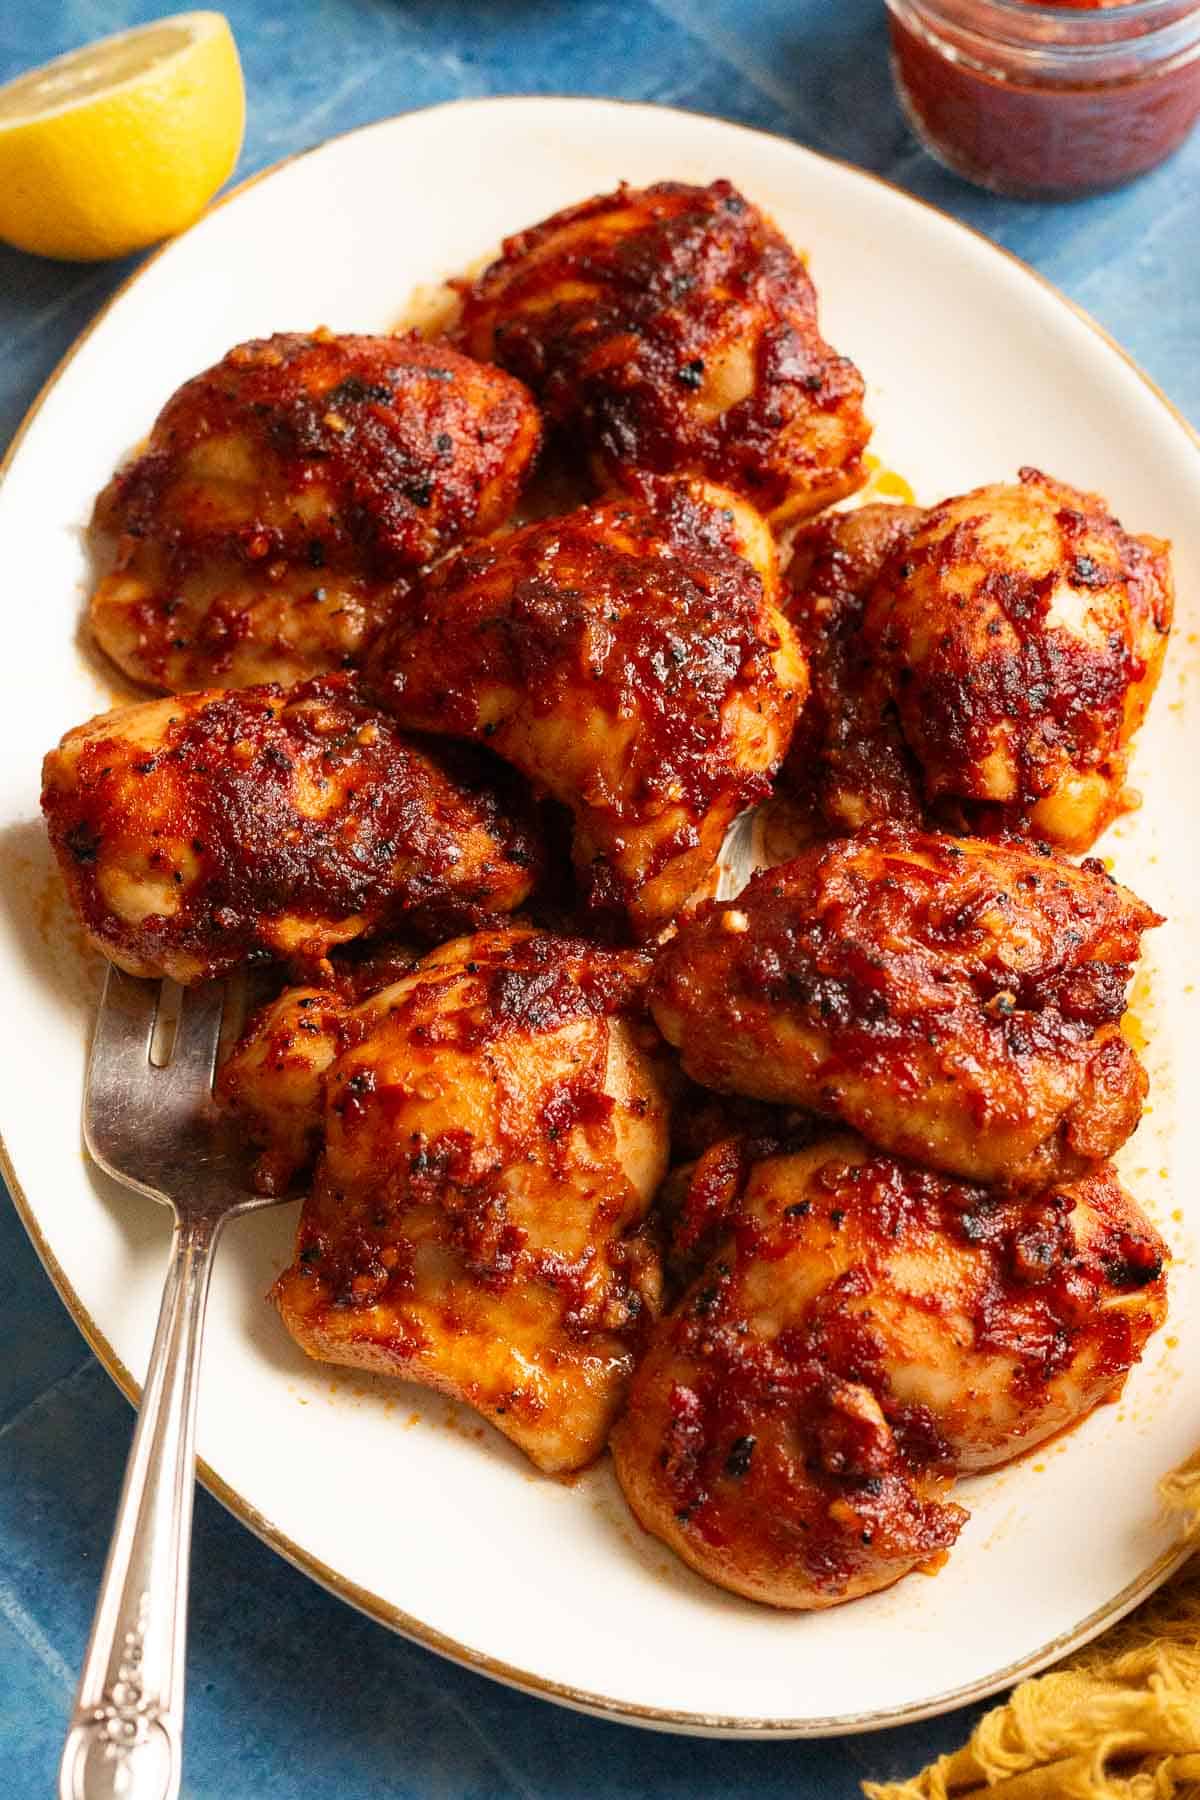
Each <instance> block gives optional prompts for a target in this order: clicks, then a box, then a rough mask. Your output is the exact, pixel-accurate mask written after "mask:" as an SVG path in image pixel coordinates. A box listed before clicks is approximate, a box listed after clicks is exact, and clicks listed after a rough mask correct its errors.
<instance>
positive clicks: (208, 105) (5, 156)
mask: <svg viewBox="0 0 1200 1800" xmlns="http://www.w3.org/2000/svg"><path fill="white" fill-rule="evenodd" d="M245 117H246V95H245V90H244V88H243V86H242V69H241V64H240V63H239V61H238V53H237V46H236V45H235V44H234V41H233V33H232V32H231V31H230V29H229V21H228V20H227V19H226V18H225V17H224V15H223V14H221V13H215V12H193V13H178V14H176V16H175V17H174V18H169V19H158V20H156V21H155V22H154V23H153V24H151V25H141V26H138V27H137V28H136V29H135V30H133V31H123V32H120V33H119V34H118V35H117V36H116V37H108V38H102V39H101V40H100V42H99V43H96V44H89V45H88V46H87V47H86V48H84V49H82V50H72V51H71V52H70V53H69V54H68V55H66V56H60V57H58V58H56V60H55V61H54V62H51V63H47V64H46V65H45V67H44V68H41V69H32V70H30V72H29V73H28V74H27V75H21V76H18V78H17V80H16V81H13V82H10V83H9V84H8V86H7V87H3V88H0V238H3V239H4V241H5V242H6V243H9V244H15V245H16V246H17V248H18V249H21V250H33V251H35V252H36V253H37V254H38V255H40V256H57V257H63V258H65V259H67V260H68V261H72V262H97V261H100V260H101V259H103V258H104V257H109V256H123V255H124V254H125V253H126V252H127V251H129V250H140V249H142V248H143V247H144V246H145V245H146V244H153V243H155V242H157V240H158V239H159V238H163V237H168V236H170V235H171V234H172V233H173V232H176V231H182V230H183V229H184V227H185V226H186V225H190V224H192V222H193V221H194V220H195V219H198V218H199V216H200V214H201V213H202V212H203V211H204V208H205V207H206V206H207V204H208V202H209V201H210V200H211V199H212V197H213V195H214V194H215V193H216V191H217V189H218V188H219V187H220V185H221V183H222V182H223V181H224V180H226V178H227V177H228V176H229V175H230V174H231V173H232V170H233V166H234V164H235V163H236V162H237V158H238V151H239V150H240V149H241V144H242V128H243V125H244V124H245Z"/></svg>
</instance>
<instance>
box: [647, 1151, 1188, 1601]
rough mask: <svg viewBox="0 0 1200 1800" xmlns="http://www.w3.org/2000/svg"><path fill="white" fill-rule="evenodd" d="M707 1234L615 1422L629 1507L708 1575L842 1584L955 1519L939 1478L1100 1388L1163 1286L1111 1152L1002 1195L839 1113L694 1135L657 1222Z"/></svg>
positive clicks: (819, 1594) (1114, 1385) (1061, 1414)
mask: <svg viewBox="0 0 1200 1800" xmlns="http://www.w3.org/2000/svg"><path fill="white" fill-rule="evenodd" d="M697 1234H700V1235H702V1236H704V1237H706V1238H708V1239H709V1240H710V1242H711V1243H712V1245H713V1248H712V1249H711V1252H710V1258H709V1261H708V1264H707V1266H706V1267H705V1268H704V1269H703V1271H702V1272H701V1274H700V1275H699V1276H698V1277H697V1278H696V1279H695V1281H694V1282H693V1283H692V1284H691V1286H690V1287H689V1288H688V1290H687V1291H686V1293H685V1294H684V1296H683V1298H682V1299H681V1301H680V1302H679V1304H678V1306H677V1307H676V1308H675V1309H674V1311H673V1312H671V1313H670V1314H669V1315H668V1316H667V1317H665V1318H664V1319H662V1320H661V1321H660V1322H659V1324H658V1325H657V1326H656V1327H655V1329H654V1331H653V1334H652V1336H651V1341H650V1345H649V1348H648V1350H647V1353H646V1356H645V1357H644V1359H643V1361H642V1363H641V1365H640V1367H639V1369H638V1372H637V1375H636V1376H635V1378H634V1382H633V1386H632V1388H631V1391H630V1396H629V1402H628V1406H627V1409H626V1412H625V1414H624V1417H623V1418H622V1419H621V1421H620V1422H619V1424H618V1426H617V1428H616V1430H615V1432H614V1435H613V1453H614V1457H615V1460H616V1467H617V1474H618V1477H619V1479H620V1481H621V1485H622V1488H623V1489H624V1492H625V1494H626V1497H627V1499H628V1500H629V1503H630V1505H631V1506H632V1508H633V1510H634V1512H635V1514H636V1515H637V1517H638V1518H639V1520H640V1521H641V1523H642V1524H643V1525H644V1526H645V1527H646V1528H647V1530H649V1531H652V1532H653V1533H654V1534H655V1535H656V1536H658V1537H660V1538H661V1539H663V1541H664V1542H665V1543H667V1544H669V1545H670V1547H671V1548H672V1549H673V1550H675V1551H676V1552H677V1553H678V1554H679V1555H680V1556H681V1557H682V1558H683V1559H684V1561H685V1562H687V1563H689V1564H690V1565H691V1566H692V1567H693V1568H695V1569H697V1570H698V1571H699V1572H700V1573H701V1574H702V1575H705V1576H707V1577H708V1579H709V1580H711V1581H715V1582H717V1583H719V1584H720V1585H721V1586H723V1587H728V1588H731V1589H733V1591H734V1592H736V1593H740V1594H746V1595H748V1596H750V1597H751V1598H752V1599H756V1600H762V1601H766V1602H767V1603H768V1604H770V1605H774V1606H783V1607H795V1608H805V1609H808V1608H816V1607H825V1606H832V1605H836V1604H838V1603H839V1602H841V1601H844V1600H850V1599H853V1598H855V1597H856V1596H858V1595H860V1594H865V1593H870V1592H873V1591H874V1590H876V1589H878V1588H881V1587H886V1586H888V1585H889V1584H890V1583H891V1582H893V1581H895V1580H897V1579H898V1578H899V1577H900V1576H902V1575H904V1574H906V1573H908V1571H909V1570H911V1569H914V1568H917V1567H920V1566H921V1565H928V1564H929V1563H930V1561H931V1560H932V1559H936V1558H937V1557H938V1556H939V1554H940V1553H942V1552H944V1551H945V1550H947V1549H948V1548H949V1546H950V1545H951V1544H953V1542H954V1540H955V1538H956V1537H957V1535H958V1532H959V1530H960V1528H961V1525H962V1523H963V1521H964V1519H965V1517H966V1515H965V1513H964V1512H963V1510H962V1509H961V1507H959V1506H957V1505H956V1504H954V1503H953V1501H952V1500H950V1499H948V1497H947V1493H948V1488H949V1480H950V1477H951V1476H952V1475H954V1474H956V1473H957V1474H965V1473H969V1472H971V1471H973V1470H978V1469H984V1468H990V1467H993V1466H995V1465H996V1464H997V1463H1000V1462H1004V1461H1006V1460H1008V1459H1009V1458H1011V1457H1013V1456H1016V1455H1019V1454H1020V1453H1022V1452H1023V1451H1025V1450H1028V1449H1030V1448H1031V1447H1032V1446H1033V1445H1035V1444H1037V1443H1040V1442H1041V1441H1043V1440H1044V1439H1045V1438H1046V1437H1048V1436H1049V1435H1051V1434H1052V1433H1053V1432H1056V1431H1058V1430H1061V1429H1062V1428H1063V1427H1064V1426H1066V1425H1069V1424H1072V1423H1074V1422H1075V1421H1076V1420H1078V1419H1080V1418H1082V1417H1083V1416H1084V1415H1085V1414H1086V1413H1087V1412H1089V1411H1090V1410H1091V1409H1092V1408H1093V1407H1094V1406H1096V1405H1097V1404H1098V1403H1099V1402H1100V1401H1101V1400H1103V1399H1106V1398H1110V1397H1112V1396H1113V1395H1114V1394H1115V1393H1116V1392H1117V1391H1119V1388H1120V1386H1121V1384H1122V1382H1123V1381H1124V1378H1125V1375H1126V1374H1127V1372H1128V1370H1129V1368H1130V1367H1131V1365H1132V1364H1133V1363H1134V1362H1136V1361H1137V1359H1138V1358H1139V1356H1140V1355H1141V1353H1142V1349H1143V1347H1144V1345H1145V1343H1146V1340H1147V1339H1148V1337H1149V1336H1150V1334H1151V1332H1153V1331H1154V1330H1155V1329H1156V1328H1157V1327H1158V1325H1160V1324H1161V1322H1162V1320H1163V1318H1164V1316H1165V1310H1166V1298H1165V1277H1164V1274H1163V1267H1164V1260H1165V1249H1164V1246H1163V1244H1162V1243H1161V1241H1160V1239H1159V1238H1158V1236H1157V1234H1156V1233H1155V1231H1154V1230H1153V1228H1152V1227H1151V1226H1150V1225H1149V1223H1148V1222H1147V1221H1146V1220H1145V1219H1144V1218H1143V1217H1142V1215H1141V1213H1140V1212H1139V1211H1138V1209H1137V1207H1136V1206H1135V1205H1134V1203H1133V1202H1132V1201H1131V1200H1130V1199H1129V1197H1128V1196H1127V1195H1126V1194H1125V1193H1124V1192H1123V1191H1122V1189H1121V1187H1120V1185H1119V1183H1118V1182H1117V1180H1116V1177H1115V1176H1114V1174H1113V1172H1112V1171H1111V1169H1109V1168H1101V1169H1098V1170H1096V1171H1094V1172H1092V1173H1091V1174H1089V1175H1087V1176H1084V1177H1083V1178H1082V1179H1081V1180H1080V1181H1078V1182H1075V1183H1073V1184H1072V1185H1070V1186H1068V1187H1064V1188H1061V1189H1058V1188H1051V1189H1048V1190H1046V1191H1045V1192H1044V1193H1042V1194H1039V1195H1037V1196H1035V1197H1032V1198H1011V1197H1010V1198H1004V1197H1000V1196H997V1195H996V1194H995V1193H994V1192H991V1191H989V1190H987V1189H984V1188H979V1187H973V1186H966V1185H964V1184H962V1183H959V1182H955V1181H952V1180H949V1179H947V1178H946V1177H944V1176H940V1175H934V1174H931V1173H928V1172H927V1171H925V1170H922V1169H918V1168H916V1167H914V1166H913V1165H912V1164H909V1163H904V1162H898V1161H896V1160H895V1159H894V1158H892V1157H890V1156H885V1155H880V1154H878V1153H877V1152H873V1151H872V1150H871V1149H870V1148H869V1146H867V1145H866V1144H864V1143H863V1142H862V1141H861V1140H859V1139H856V1138H852V1137H847V1138H838V1139H834V1140H831V1141H826V1142H824V1143H819V1144H817V1145H815V1146H813V1147H812V1148H810V1149H807V1150H804V1151H801V1152H799V1153H796V1154H790V1155H786V1154H785V1155H772V1156H768V1157H766V1158H765V1159H764V1160H757V1161H756V1160H754V1159H753V1156H752V1154H751V1147H750V1146H748V1145H747V1144H746V1143H745V1142H744V1141H738V1140H730V1141H727V1142H726V1143H723V1144H719V1145H716V1146H714V1147H713V1149H711V1150H710V1151H709V1152H708V1153H707V1154H706V1156H705V1157H704V1158H702V1159H701V1161H700V1163H699V1164H698V1165H697V1166H696V1169H695V1170H694V1172H693V1175H692V1179H691V1184H690V1188H689V1191H688V1195H687V1199H686V1201H685V1204H684V1207H683V1210H682V1213H681V1215H680V1219H679V1221H678V1224H677V1227H676V1235H677V1239H680V1240H682V1245H683V1248H684V1249H685V1251H686V1249H687V1247H688V1240H689V1238H694V1237H695V1236H696V1235H697Z"/></svg>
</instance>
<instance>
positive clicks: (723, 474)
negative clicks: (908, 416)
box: [458, 181, 870, 523]
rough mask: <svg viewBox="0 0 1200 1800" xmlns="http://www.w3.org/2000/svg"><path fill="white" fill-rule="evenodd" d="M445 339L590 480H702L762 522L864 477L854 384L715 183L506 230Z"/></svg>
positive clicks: (722, 185)
mask: <svg viewBox="0 0 1200 1800" xmlns="http://www.w3.org/2000/svg"><path fill="white" fill-rule="evenodd" d="M458 341H459V342H460V343H461V344H462V345H463V346H464V348H465V349H467V350H469V351H470V353H471V354H472V355H473V356H477V357H479V358H481V359H482V360H485V361H495V362H498V363H501V364H502V365H503V366H504V367H505V368H506V369H511V370H512V372H513V374H514V375H518V376H520V377H521V379H522V380H523V381H525V382H527V383H528V384H529V386H530V387H531V388H532V389H533V391H534V392H535V393H536V394H537V396H538V398H539V400H540V401H541V404H542V406H543V408H544V409H545V412H546V417H547V420H548V421H549V422H550V423H551V424H552V425H554V426H557V427H558V428H559V429H560V430H561V432H562V433H563V435H564V437H565V438H569V439H570V440H571V441H572V442H574V441H576V440H577V439H578V440H579V441H580V442H581V444H582V447H583V448H584V449H585V450H586V452H587V454H588V455H589V456H590V458H591V460H592V462H593V464H594V466H595V468H596V471H597V473H598V475H599V476H600V478H601V480H602V481H604V480H613V479H615V480H616V481H617V482H619V483H620V482H623V481H624V478H625V476H626V475H627V473H628V471H629V470H631V469H650V470H655V471H657V472H659V473H660V474H684V475H702V476H705V477H707V478H708V479H709V480H711V481H716V482H720V483H722V484H723V485H724V486H726V487H729V488H732V489H733V490H734V491H735V492H737V493H739V494H741V495H743V496H744V497H745V498H746V499H748V500H751V501H753V503H754V504H755V506H757V507H758V508H759V509H760V510H761V511H763V512H766V513H769V514H770V515H771V517H772V521H773V522H774V523H779V522H781V521H782V520H784V519H785V518H787V517H790V516H795V515H800V514H806V513H812V512H816V511H818V510H819V509H820V508H821V507H822V506H827V505H828V504H829V503H830V502H831V501H832V500H836V499H838V498H839V496H841V495H843V494H847V493H850V492H852V491H853V490H854V489H855V488H856V487H858V486H860V485H861V483H862V481H863V479H864V475H863V467H862V452H863V449H864V447H865V445H866V442H867V439H868V437H869V436H870V427H869V426H868V424H867V423H866V420H865V419H864V417H863V411H862V396H863V384H862V379H861V377H860V376H859V373H858V370H857V369H856V368H855V367H854V365H853V363H851V362H850V361H849V360H848V359H847V358H846V357H843V356H838V355H837V354H836V353H835V352H834V351H833V350H831V349H830V347H829V345H828V344H826V343H825V341H824V339H823V338H822V337H821V334H820V331H819V330H818V327H817V296H816V290H815V289H814V287H813V284H812V282H811V280H810V279H809V276H808V273H807V271H806V270H805V267H804V264H803V263H802V262H801V260H800V258H799V257H798V256H797V255H796V253H795V251H794V250H793V249H792V248H791V246H790V245H789V244H788V243H787V242H786V240H785V239H784V238H783V237H782V236H781V235H780V233H779V232H778V231H777V230H776V229H775V227H774V225H773V224H772V223H771V222H770V220H769V219H767V218H766V217H765V216H764V215H763V214H762V213H761V212H759V210H758V208H757V207H754V206H751V205H750V203H749V202H748V201H747V200H745V199H744V198H743V197H742V195H741V194H739V193H738V192H737V190H736V188H734V187H732V186H731V185H730V184H729V182H727V181H714V182H713V183H712V184H711V186H709V187H690V186H688V185H687V184H686V183H684V182H678V181H662V182H658V183H656V184H655V185H654V186H653V187H648V188H629V187H622V188H620V189H618V191H617V192H616V193H614V194H603V195H599V196H597V197H596V198H595V199H592V200H587V201H584V203H583V204H582V205H580V206H573V207H569V208H568V209H567V210H566V211H565V212H561V213H558V214H556V215H555V217H553V218H550V219H546V220H545V221H543V223H542V224H540V225H535V226H533V227H531V228H530V229H529V230H527V231H522V232H519V233H518V234H517V235H516V236H515V237H512V238H509V239H508V240H507V242H506V243H505V245H504V252H503V255H502V256H501V257H500V259H499V261H497V262H495V263H493V264H492V265H491V267H490V268H489V269H487V270H486V271H485V272H484V273H483V274H482V275H481V276H480V277H479V279H478V280H477V281H476V282H475V283H474V284H473V285H471V286H469V287H468V288H467V289H466V293H465V300H464V308H463V315H462V321H461V324H460V326H459V328H458Z"/></svg>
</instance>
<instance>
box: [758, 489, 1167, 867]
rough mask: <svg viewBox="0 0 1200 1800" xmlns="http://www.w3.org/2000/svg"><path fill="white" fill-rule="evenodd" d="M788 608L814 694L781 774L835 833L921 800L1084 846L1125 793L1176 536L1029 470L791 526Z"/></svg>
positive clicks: (1000, 827)
mask: <svg viewBox="0 0 1200 1800" xmlns="http://www.w3.org/2000/svg"><path fill="white" fill-rule="evenodd" d="M788 581H789V587H790V590H791V597H790V600H789V602H788V612H789V616H790V617H791V619H792V622H793V624H794V625H795V628H796V632H797V635H798V637H799V638H800V642H801V644H802V645H803V646H804V648H805V650H806V652H807V653H808V655H809V657H810V660H811V662H812V667H813V694H814V701H815V705H814V707H813V708H812V709H811V711H810V713H809V715H808V717H807V719H806V721H805V731H804V733H803V734H802V735H801V737H800V738H799V739H798V741H797V744H796V746H795V748H794V750H793V753H792V756H791V758H790V760H789V764H788V769H787V774H786V781H787V784H788V785H789V786H790V787H791V788H792V789H793V790H794V791H795V790H798V791H799V792H800V793H801V794H807V795H811V796H812V797H813V798H814V799H815V802H816V808H817V810H818V812H819V813H821V814H823V816H824V819H825V821H826V823H827V824H828V825H829V826H830V827H832V828H833V829H834V830H847V829H850V830H853V829H855V828H856V827H858V826H860V825H863V824H867V823H872V822H879V821H883V820H890V821H892V822H897V823H912V822H915V821H916V820H917V819H918V818H919V817H920V815H921V814H922V812H924V813H925V814H926V815H927V816H928V817H929V818H930V819H931V820H934V821H936V822H939V823H941V824H943V825H946V826H948V827H949V828H950V829H952V830H966V831H978V832H985V833H991V832H1001V833H1002V832H1008V831H1018V832H1021V833H1023V834H1026V833H1027V834H1028V835H1029V836H1031V837H1035V838H1038V839H1042V840H1045V841H1046V842H1049V843H1052V844H1055V845H1057V846H1059V847H1060V848H1062V849H1064V850H1068V851H1073V852H1078V851H1084V850H1087V849H1089V848H1090V846H1091V845H1092V844H1093V843H1094V842H1095V840H1096V838H1097V837H1098V836H1099V834H1100V832H1101V831H1102V830H1103V829H1104V827H1105V826H1106V825H1108V824H1109V823H1111V821H1112V820H1113V819H1114V818H1115V817H1116V815H1117V814H1118V813H1119V812H1120V811H1121V809H1122V807H1123V805H1125V804H1126V798H1125V778H1126V774H1127V770H1128V763H1129V754H1130V749H1131V740H1132V738H1133V735H1134V733H1135V732H1136V731H1137V729H1138V727H1139V725H1140V724H1141V722H1142V720H1143V718H1144V717H1145V713H1146V708H1147V707H1148V705H1149V703H1150V699H1151V696H1152V695H1153V693H1154V689H1155V687H1156V685H1157V683H1158V678H1159V674H1160V672H1161V669H1162V663H1163V657H1164V655H1165V653H1166V647H1167V639H1168V636H1169V633H1170V629H1171V619H1172V611H1173V590H1172V583H1171V565H1170V552H1169V547H1168V545H1166V544H1165V543H1163V542H1162V541H1161V540H1160V539H1157V538H1149V537H1132V536H1130V535H1129V533H1128V532H1126V531H1123V530H1122V528H1121V526H1120V525H1119V524H1118V522H1117V520H1116V519H1114V518H1113V517H1112V516H1111V514H1110V513H1109V512H1108V510H1107V507H1106V506H1105V503H1104V501H1103V500H1101V499H1099V498H1098V497H1097V496H1096V495H1094V494H1084V493H1081V492H1079V490H1078V489H1076V488H1071V487H1067V486H1065V485H1064V484H1063V483H1062V482H1057V481H1052V480H1051V479H1050V478H1049V477H1048V476H1046V475H1042V474H1039V473H1038V471H1037V470H1036V469H1022V471H1021V477H1020V480H1019V482H1017V483H1015V484H1004V483H997V484H995V485H994V486H991V487H983V488H976V489H975V490H974V491H973V492H971V493H969V494H962V495H960V496H958V497H957V498H955V499H951V500H945V501H943V502H942V504H941V505H940V506H935V507H933V508H931V509H930V510H929V511H928V512H925V513H923V514H921V513H917V512H915V511H914V509H912V508H911V507H893V508H887V507H882V506H872V507H864V508H863V513H862V515H858V514H854V513H849V514H843V515H841V516H838V517H835V518H832V519H830V520H828V521H821V522H820V523H818V524H817V525H815V526H813V527H811V528H810V530H809V531H808V532H807V533H803V534H801V537H800V539H799V540H798V542H797V555H796V557H795V559H794V561H793V563H792V566H791V568H790V570H789V576H788Z"/></svg>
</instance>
